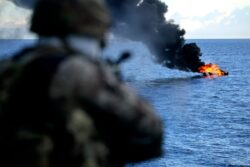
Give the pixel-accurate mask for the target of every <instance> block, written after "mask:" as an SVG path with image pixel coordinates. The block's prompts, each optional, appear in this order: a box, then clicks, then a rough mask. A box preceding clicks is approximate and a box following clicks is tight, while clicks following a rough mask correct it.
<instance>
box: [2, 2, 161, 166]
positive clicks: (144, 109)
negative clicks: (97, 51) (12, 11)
mask: <svg viewBox="0 0 250 167" xmlns="http://www.w3.org/2000/svg"><path fill="white" fill-rule="evenodd" d="M86 5H87V6H86ZM80 9H81V10H83V9H86V10H83V11H85V12H83V13H80V16H77V15H76V13H77V12H79V10H80ZM93 10H95V11H93ZM62 11H63V12H62ZM75 12H76V13H75ZM73 13H74V14H73ZM84 13H85V14H84ZM93 13H94V16H92V15H93ZM46 15H50V17H51V19H50V18H48V17H46ZM98 15H99V17H98ZM66 16H67V17H66ZM45 18H46V19H45ZM76 18H78V19H76ZM79 18H80V19H79ZM39 19H40V20H41V23H39ZM44 19H45V20H44ZM46 20H47V25H46V26H45V27H43V26H38V24H41V25H42V24H43V22H44V21H46ZM53 20H54V21H55V20H56V21H58V22H57V23H58V24H57V25H55V23H54V22H52V21H53ZM72 20H73V21H74V22H76V23H77V24H75V25H70V26H69V25H68V23H70V22H71V21H72ZM108 23H109V21H108V16H107V14H106V11H105V8H104V6H103V4H102V3H101V2H99V1H98V0H60V1H59V0H41V1H40V2H38V4H37V7H36V9H35V13H34V15H33V21H32V27H31V29H32V30H33V31H34V32H36V33H38V34H39V35H40V36H47V37H50V36H56V37H57V38H58V40H59V41H61V45H51V44H49V43H47V44H44V43H43V44H38V45H37V46H35V47H32V48H27V49H24V50H23V51H21V52H20V53H19V54H17V55H15V56H14V57H12V58H11V60H9V62H10V63H9V64H11V65H9V72H8V73H9V75H8V76H9V77H8V78H7V81H6V83H5V88H6V89H5V91H3V92H4V93H3V94H4V98H1V99H4V100H2V102H1V103H2V104H1V113H0V114H1V117H0V124H1V127H0V130H1V136H0V163H1V164H0V166H3V164H8V165H7V166H8V167H59V166H60V167H64V166H65V167H102V166H123V165H124V164H126V163H129V162H138V161H142V160H146V159H149V158H154V157H158V156H160V155H161V152H162V150H161V144H162V133H163V131H162V125H161V121H160V119H159V117H158V116H157V115H156V114H155V112H154V110H153V108H152V107H151V106H150V105H149V104H148V103H147V102H146V101H144V100H142V99H141V98H139V97H138V96H137V95H136V94H135V93H134V92H133V91H132V90H130V89H129V88H128V87H127V86H126V85H125V84H124V83H122V82H121V81H120V80H118V79H117V78H116V77H115V76H114V75H113V73H112V70H111V69H110V68H109V67H108V66H107V65H106V64H105V63H104V62H103V61H101V60H99V59H97V58H95V57H91V56H89V55H86V54H84V53H82V52H80V51H77V50H75V49H74V48H73V47H71V45H70V44H68V43H67V35H68V34H71V33H72V34H79V35H80V36H88V37H93V38H97V39H98V40H100V41H102V40H103V35H104V33H105V31H106V28H107V27H108ZM83 25H84V26H83ZM85 25H86V26H85ZM90 25H91V26H92V29H91V28H90V27H91V26H90ZM54 26H61V29H60V30H58V31H56V29H55V27H54ZM96 26H97V27H96ZM72 27H73V28H72ZM95 32H96V33H95ZM7 71H8V70H7ZM1 94H2V93H1ZM1 96H2V95H1Z"/></svg>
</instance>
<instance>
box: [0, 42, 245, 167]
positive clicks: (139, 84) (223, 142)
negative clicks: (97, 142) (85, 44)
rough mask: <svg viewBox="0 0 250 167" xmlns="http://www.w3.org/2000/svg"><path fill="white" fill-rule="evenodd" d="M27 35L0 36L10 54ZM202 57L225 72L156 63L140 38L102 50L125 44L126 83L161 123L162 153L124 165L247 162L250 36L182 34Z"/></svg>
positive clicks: (240, 166)
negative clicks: (212, 74)
mask: <svg viewBox="0 0 250 167" xmlns="http://www.w3.org/2000/svg"><path fill="white" fill-rule="evenodd" d="M33 42H34V41H32V40H7V41H6V40H0V54H1V55H2V57H6V56H10V55H11V54H12V53H14V52H16V51H17V50H18V49H20V48H22V47H24V46H26V45H32V44H33ZM187 42H196V43H197V44H198V45H199V47H200V48H201V50H202V53H203V56H202V60H204V61H205V62H207V63H210V62H211V63H217V64H218V65H219V66H220V67H221V68H222V69H224V70H227V71H228V72H229V75H228V76H225V77H219V78H210V79H209V78H201V77H196V76H197V75H199V74H197V73H189V72H182V71H178V70H170V69H167V68H165V67H162V66H160V65H158V64H155V63H154V61H153V60H152V59H153V58H152V55H151V54H150V52H149V51H148V49H147V48H145V46H144V45H143V44H141V43H136V42H131V41H123V40H114V41H110V42H109V47H108V48H107V49H106V50H105V52H104V56H108V57H112V58H114V59H115V58H116V57H117V56H119V54H120V52H121V51H127V50H130V51H131V52H132V54H133V57H132V58H131V59H130V60H128V61H127V62H125V63H124V64H122V66H121V69H122V73H123V76H124V79H125V81H126V83H127V84H128V85H129V86H131V87H133V88H134V89H135V90H136V91H137V92H138V94H139V95H140V96H142V97H143V98H146V99H147V100H148V101H150V102H151V103H152V105H153V106H154V107H155V109H156V112H157V114H158V115H159V116H160V117H161V118H162V120H163V123H164V131H165V135H164V146H163V149H164V154H163V155H162V157H160V158H157V159H153V160H150V161H145V162H142V163H137V164H130V165H128V167H170V166H171V167H250V40H247V39H245V40H236V39H235V40H187Z"/></svg>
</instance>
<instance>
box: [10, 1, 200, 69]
mask: <svg viewBox="0 0 250 167" xmlns="http://www.w3.org/2000/svg"><path fill="white" fill-rule="evenodd" d="M12 1H13V2H15V3H16V4H17V5H21V6H24V7H32V6H33V5H34V2H35V1H36V0H12ZM106 2H107V5H108V7H109V8H110V12H111V15H112V16H113V17H112V18H113V22H114V26H113V29H112V31H113V33H114V34H115V35H117V36H121V37H125V38H128V39H131V40H135V41H141V42H143V43H144V44H145V45H146V46H147V47H148V48H149V49H150V51H151V52H152V54H153V55H154V59H155V60H156V61H157V62H158V63H160V64H162V65H163V66H166V67H168V68H175V69H180V70H184V71H192V72H198V67H200V66H201V65H204V63H203V62H202V61H201V60H200V56H201V55H202V54H201V52H200V48H199V47H198V46H197V45H196V44H195V43H190V44H185V39H184V35H185V30H183V29H180V27H179V25H177V24H174V23H173V21H172V20H169V21H168V20H166V19H165V17H164V14H165V13H166V12H167V11H168V7H167V5H166V4H165V3H163V2H161V1H159V0H106Z"/></svg>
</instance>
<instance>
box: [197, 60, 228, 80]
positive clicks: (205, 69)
mask: <svg viewBox="0 0 250 167" xmlns="http://www.w3.org/2000/svg"><path fill="white" fill-rule="evenodd" d="M198 70H199V72H200V73H203V75H204V76H214V77H219V76H225V75H228V72H226V71H223V70H222V69H220V67H219V66H218V65H216V64H212V63H210V64H206V65H204V66H201V67H199V69H198Z"/></svg>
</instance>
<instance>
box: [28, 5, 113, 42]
mask: <svg viewBox="0 0 250 167" xmlns="http://www.w3.org/2000/svg"><path fill="white" fill-rule="evenodd" d="M109 26H110V18H109V15H108V12H107V9H106V7H105V5H104V2H102V1H101V0H39V1H38V3H37V4H36V6H35V9H34V13H33V17H32V20H31V28H30V29H31V31H33V32H35V33H37V34H38V35H40V36H58V37H65V36H67V35H68V34H77V35H84V36H89V37H95V38H100V39H102V38H103V37H104V34H105V32H106V31H107V29H108V27H109Z"/></svg>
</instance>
